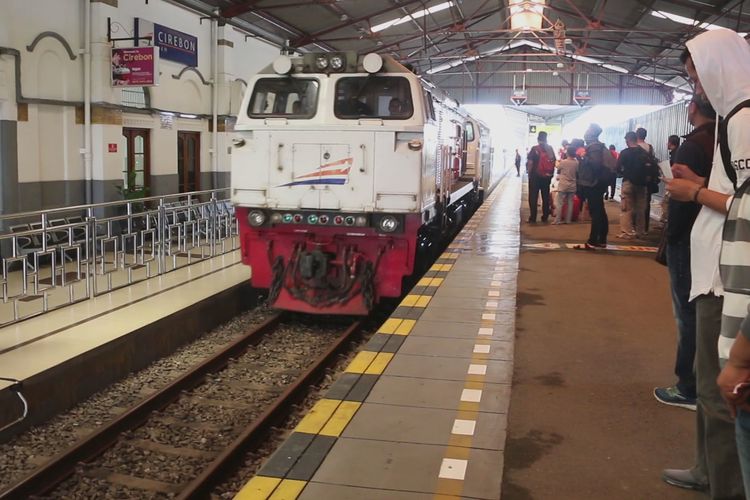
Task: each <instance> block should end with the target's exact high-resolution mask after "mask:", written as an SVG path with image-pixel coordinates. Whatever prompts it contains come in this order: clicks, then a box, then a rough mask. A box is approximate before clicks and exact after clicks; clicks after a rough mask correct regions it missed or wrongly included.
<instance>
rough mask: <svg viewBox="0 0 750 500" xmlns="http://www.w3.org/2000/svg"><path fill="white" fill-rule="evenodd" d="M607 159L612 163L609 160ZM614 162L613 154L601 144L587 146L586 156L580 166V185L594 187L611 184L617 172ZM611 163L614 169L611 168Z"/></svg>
mask: <svg viewBox="0 0 750 500" xmlns="http://www.w3.org/2000/svg"><path fill="white" fill-rule="evenodd" d="M605 152H606V156H605ZM607 157H609V159H610V160H611V162H610V161H608V160H607ZM614 160H615V159H614V158H613V157H612V154H611V153H610V152H609V150H606V148H605V147H604V144H602V143H601V142H595V143H593V144H590V145H588V146H586V154H585V155H584V156H583V158H582V159H581V161H580V162H579V164H578V185H580V186H582V187H594V186H596V185H597V184H599V183H609V182H610V181H611V177H612V176H613V175H614V172H615V166H614V165H615V161H614ZM610 163H611V164H612V165H613V166H612V167H610V166H609V164H610Z"/></svg>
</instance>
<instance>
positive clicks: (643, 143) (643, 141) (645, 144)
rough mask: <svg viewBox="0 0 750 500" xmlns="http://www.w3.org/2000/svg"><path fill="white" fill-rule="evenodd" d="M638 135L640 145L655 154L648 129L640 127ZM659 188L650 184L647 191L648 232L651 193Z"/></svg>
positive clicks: (645, 210)
mask: <svg viewBox="0 0 750 500" xmlns="http://www.w3.org/2000/svg"><path fill="white" fill-rule="evenodd" d="M635 133H636V135H637V136H638V145H639V146H640V147H642V148H643V149H645V150H646V151H647V152H648V154H650V155H651V156H654V147H653V146H652V145H651V144H649V143H648V142H646V136H647V135H648V131H647V130H646V129H645V128H643V127H639V128H638V129H637V130H636V131H635ZM654 188H656V189H654ZM657 190H658V183H657V184H656V185H653V184H652V185H650V186H648V189H647V191H648V192H647V193H646V207H645V208H644V213H645V214H646V218H645V219H644V220H645V221H646V232H647V233H648V228H649V226H650V225H651V194H652V193H655V192H656V191H657Z"/></svg>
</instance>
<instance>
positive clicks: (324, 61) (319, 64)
mask: <svg viewBox="0 0 750 500" xmlns="http://www.w3.org/2000/svg"><path fill="white" fill-rule="evenodd" d="M315 67H316V68H318V69H319V70H321V71H322V70H324V69H326V68H327V67H328V58H327V57H326V56H318V57H316V58H315Z"/></svg>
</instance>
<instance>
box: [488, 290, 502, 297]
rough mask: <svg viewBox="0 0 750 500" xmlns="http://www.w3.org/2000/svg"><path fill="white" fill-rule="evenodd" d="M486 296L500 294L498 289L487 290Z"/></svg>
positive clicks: (497, 295)
mask: <svg viewBox="0 0 750 500" xmlns="http://www.w3.org/2000/svg"><path fill="white" fill-rule="evenodd" d="M487 296H488V297H499V296H500V290H489V291H488V292H487Z"/></svg>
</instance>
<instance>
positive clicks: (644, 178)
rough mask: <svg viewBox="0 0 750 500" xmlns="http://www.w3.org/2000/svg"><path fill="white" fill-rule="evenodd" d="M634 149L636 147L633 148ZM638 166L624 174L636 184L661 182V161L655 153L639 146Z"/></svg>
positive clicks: (643, 184)
mask: <svg viewBox="0 0 750 500" xmlns="http://www.w3.org/2000/svg"><path fill="white" fill-rule="evenodd" d="M632 149H633V150H634V151H635V150H636V148H632ZM636 154H637V156H636V164H637V166H636V167H632V166H631V168H630V169H628V170H627V171H626V172H625V173H624V175H625V177H627V178H628V180H630V182H632V183H633V184H635V185H636V186H647V185H649V184H652V183H658V182H659V163H658V162H657V160H656V157H654V155H653V154H651V153H649V152H648V151H646V150H645V149H643V148H642V147H640V146H638V147H637V153H636Z"/></svg>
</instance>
